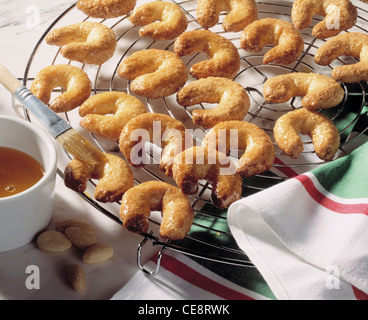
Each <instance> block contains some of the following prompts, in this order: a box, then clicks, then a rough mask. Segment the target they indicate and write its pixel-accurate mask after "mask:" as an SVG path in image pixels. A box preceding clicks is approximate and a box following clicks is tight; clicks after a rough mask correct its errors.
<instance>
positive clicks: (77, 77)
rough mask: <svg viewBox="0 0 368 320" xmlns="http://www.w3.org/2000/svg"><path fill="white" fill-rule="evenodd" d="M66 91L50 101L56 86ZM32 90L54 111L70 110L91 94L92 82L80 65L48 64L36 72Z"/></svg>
mask: <svg viewBox="0 0 368 320" xmlns="http://www.w3.org/2000/svg"><path fill="white" fill-rule="evenodd" d="M58 87H61V88H62V89H64V90H65V92H63V93H61V94H60V95H58V96H57V97H56V98H55V99H53V100H52V101H51V102H50V99H51V93H52V91H53V89H54V88H58ZM30 90H31V92H32V93H33V94H34V95H35V96H36V97H37V98H38V99H40V100H41V101H42V102H43V103H45V104H48V105H49V106H50V108H51V109H52V110H53V111H54V112H57V113H59V112H68V111H71V110H73V109H75V108H77V107H79V106H80V105H81V104H82V103H83V102H84V101H85V100H86V99H88V97H89V96H90V95H91V90H92V84H91V81H90V80H89V78H88V75H87V74H86V73H85V72H84V71H83V70H81V69H80V68H78V67H75V66H71V65H68V64H58V65H51V66H48V67H46V68H44V69H42V70H41V71H39V72H38V73H37V74H36V77H35V79H34V81H33V82H32V85H31V87H30Z"/></svg>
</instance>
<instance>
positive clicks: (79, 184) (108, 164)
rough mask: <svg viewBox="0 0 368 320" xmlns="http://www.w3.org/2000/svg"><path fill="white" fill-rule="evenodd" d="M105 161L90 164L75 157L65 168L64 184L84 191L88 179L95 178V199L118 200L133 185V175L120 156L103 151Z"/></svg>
mask: <svg viewBox="0 0 368 320" xmlns="http://www.w3.org/2000/svg"><path fill="white" fill-rule="evenodd" d="M104 155H105V156H106V159H107V160H106V161H104V162H101V163H99V164H98V165H95V166H93V165H91V164H89V163H86V162H83V161H81V160H79V159H77V158H74V159H72V160H71V161H70V162H69V163H68V165H67V166H66V168H65V173H64V183H65V185H66V186H67V187H68V188H70V189H72V190H74V191H77V192H84V191H85V190H86V187H87V181H88V179H97V180H98V183H97V186H96V188H95V194H94V196H95V199H96V200H97V201H100V202H115V201H120V200H121V198H122V196H123V194H124V193H125V192H126V191H127V190H128V189H130V188H132V187H133V186H134V176H133V172H132V170H131V169H130V167H129V165H128V164H127V163H126V162H125V161H124V160H123V159H122V158H120V157H118V156H115V155H112V154H108V153H104Z"/></svg>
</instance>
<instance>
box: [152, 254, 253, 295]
mask: <svg viewBox="0 0 368 320" xmlns="http://www.w3.org/2000/svg"><path fill="white" fill-rule="evenodd" d="M151 260H152V261H154V262H155V263H157V255H155V256H154V257H153V258H152V259H151ZM161 267H163V268H165V269H166V270H167V271H169V272H171V273H173V274H174V275H176V276H178V277H179V278H181V279H183V280H185V281H187V282H189V283H190V284H192V285H194V286H196V287H198V288H201V289H203V290H206V291H208V292H210V293H212V294H214V295H217V296H219V297H221V298H223V299H225V300H254V299H253V298H251V297H249V296H247V295H245V294H242V293H240V292H238V291H236V290H233V289H231V288H229V287H226V286H224V285H222V284H220V283H218V282H216V281H214V280H212V279H210V278H208V277H206V276H205V275H203V274H201V273H199V272H198V271H196V270H194V269H193V268H191V267H189V266H188V265H186V264H185V263H183V262H181V261H179V260H178V259H175V258H174V257H172V256H170V255H164V256H163V257H162V260H161Z"/></svg>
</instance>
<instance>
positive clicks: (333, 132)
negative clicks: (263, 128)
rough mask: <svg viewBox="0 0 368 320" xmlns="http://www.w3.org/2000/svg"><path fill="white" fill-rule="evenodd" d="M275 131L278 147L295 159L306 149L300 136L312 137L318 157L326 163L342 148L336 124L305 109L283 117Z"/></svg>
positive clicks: (279, 119)
mask: <svg viewBox="0 0 368 320" xmlns="http://www.w3.org/2000/svg"><path fill="white" fill-rule="evenodd" d="M273 131H274V137H275V141H276V143H277V145H278V146H279V147H280V149H281V150H283V151H284V152H285V153H286V154H287V155H288V156H290V157H291V158H294V159H296V158H298V156H299V155H300V153H301V152H302V151H303V149H304V145H303V142H302V140H301V138H300V136H299V135H300V134H307V135H309V136H310V137H311V139H312V142H313V146H314V151H315V152H316V155H317V156H318V157H319V158H320V159H322V160H325V161H329V160H332V159H333V157H334V156H335V153H336V151H337V150H338V148H339V146H340V134H339V131H338V129H337V128H336V126H335V125H334V123H333V122H332V121H331V120H330V119H329V118H327V117H326V116H324V115H323V114H320V113H318V112H315V111H309V110H307V109H304V108H300V109H297V110H293V111H290V112H288V113H286V114H284V115H282V116H281V117H280V118H278V119H277V121H276V123H275V126H274V130H273Z"/></svg>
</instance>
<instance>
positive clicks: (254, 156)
mask: <svg viewBox="0 0 368 320" xmlns="http://www.w3.org/2000/svg"><path fill="white" fill-rule="evenodd" d="M202 145H203V146H204V147H207V148H215V149H216V150H220V151H222V152H223V153H226V154H227V153H228V152H229V151H230V149H231V147H233V148H234V147H237V150H242V151H243V154H242V156H241V157H240V159H239V162H238V164H237V171H238V173H239V174H240V176H242V177H243V178H247V177H251V176H254V175H256V174H260V173H262V172H265V171H267V170H269V169H270V168H271V167H272V165H273V163H274V159H275V148H274V146H273V143H272V140H271V138H270V136H269V135H268V134H267V133H266V132H265V131H264V130H262V129H261V128H260V127H258V126H256V125H255V124H253V123H249V122H246V121H224V122H220V123H219V124H217V125H215V126H214V127H213V128H212V129H211V130H210V131H209V132H208V133H207V134H206V135H205V137H204V139H203V141H202Z"/></svg>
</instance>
